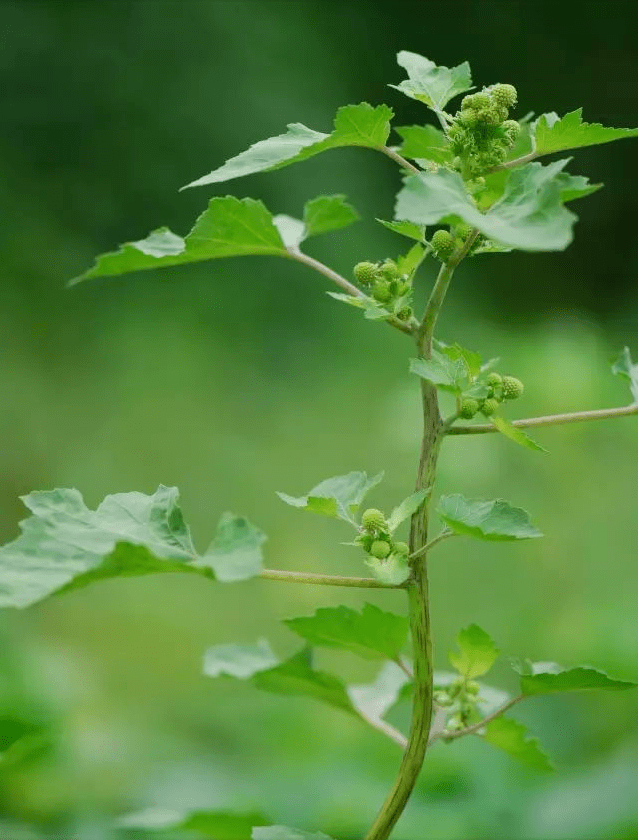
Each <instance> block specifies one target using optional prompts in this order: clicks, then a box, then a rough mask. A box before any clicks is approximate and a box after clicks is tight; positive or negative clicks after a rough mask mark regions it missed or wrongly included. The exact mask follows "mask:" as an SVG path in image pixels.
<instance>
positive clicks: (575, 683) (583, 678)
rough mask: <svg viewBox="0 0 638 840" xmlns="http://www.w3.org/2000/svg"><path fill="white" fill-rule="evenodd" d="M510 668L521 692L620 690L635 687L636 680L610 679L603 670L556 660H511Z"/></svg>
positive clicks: (547, 692)
mask: <svg viewBox="0 0 638 840" xmlns="http://www.w3.org/2000/svg"><path fill="white" fill-rule="evenodd" d="M512 667H513V668H514V670H515V671H516V672H517V673H518V674H520V677H521V692H522V693H523V694H550V693H552V692H556V691H583V690H586V689H592V688H604V689H608V690H612V691H624V690H626V689H628V688H636V687H637V686H638V683H634V682H627V681H626V680H614V679H611V677H608V676H607V674H605V672H604V671H599V670H598V669H596V668H589V667H579V668H563V667H562V666H560V665H557V664H556V662H525V663H521V662H513V663H512Z"/></svg>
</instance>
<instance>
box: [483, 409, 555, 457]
mask: <svg viewBox="0 0 638 840" xmlns="http://www.w3.org/2000/svg"><path fill="white" fill-rule="evenodd" d="M490 421H491V423H492V425H493V426H494V427H495V428H496V429H498V431H499V432H500V433H501V434H502V435H504V436H505V437H506V438H509V439H510V440H513V441H514V443H518V445H519V446H524V447H525V449H533V450H534V451H535V452H545V454H547V450H546V449H545V447H544V446H541V445H540V443H536V441H535V440H534V439H533V438H531V437H530V436H529V435H528V434H526V432H524V431H523V430H522V429H519V428H518V426H514V424H513V423H510V421H509V420H506V419H505V418H504V417H502V416H501V415H500V414H495V415H494V416H493V417H490Z"/></svg>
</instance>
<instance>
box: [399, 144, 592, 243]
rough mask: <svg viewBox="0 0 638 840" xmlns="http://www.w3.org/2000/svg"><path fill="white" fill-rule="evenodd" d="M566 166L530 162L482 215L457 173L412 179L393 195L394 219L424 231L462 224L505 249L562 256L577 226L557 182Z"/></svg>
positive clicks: (516, 172)
mask: <svg viewBox="0 0 638 840" xmlns="http://www.w3.org/2000/svg"><path fill="white" fill-rule="evenodd" d="M567 162H568V161H567V160H564V161H556V162H555V163H552V164H550V165H549V166H542V165H541V164H540V163H529V164H527V165H526V166H522V167H520V168H518V169H515V170H513V171H512V174H511V176H510V178H509V179H508V181H507V184H506V185H505V190H504V192H503V195H502V196H501V198H500V199H499V200H498V201H496V202H495V203H494V204H493V205H492V206H491V207H490V209H489V210H488V211H487V212H486V213H481V212H480V211H479V210H478V209H477V208H476V206H475V205H474V203H473V201H472V199H471V198H470V196H469V195H468V194H467V191H466V189H465V185H464V183H463V179H462V178H461V176H460V175H459V174H458V172H451V171H450V170H448V169H439V171H438V172H420V173H418V174H417V175H410V176H409V177H408V178H406V180H405V186H404V187H403V189H402V190H401V191H400V192H399V194H398V196H397V205H396V212H395V217H396V218H397V219H399V220H407V221H410V222H413V223H414V224H417V225H426V226H427V225H435V224H439V223H453V224H456V223H458V222H459V221H460V220H463V221H464V222H467V223H468V224H470V225H472V227H476V228H478V230H480V231H481V233H483V234H484V235H485V236H487V237H489V238H490V239H494V240H496V241H497V242H499V243H501V244H502V245H504V246H511V247H512V248H518V249H520V250H523V251H562V250H563V249H565V248H566V247H567V246H568V245H569V243H570V242H571V240H572V227H573V225H574V222H575V221H576V216H574V214H573V213H571V212H570V211H569V210H567V209H566V208H565V207H563V205H562V201H561V184H560V182H559V181H558V180H557V179H556V176H557V175H558V174H559V173H560V172H561V170H562V169H563V167H564V166H565V165H566V164H567Z"/></svg>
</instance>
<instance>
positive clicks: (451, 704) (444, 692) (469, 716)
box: [433, 678, 481, 731]
mask: <svg viewBox="0 0 638 840" xmlns="http://www.w3.org/2000/svg"><path fill="white" fill-rule="evenodd" d="M480 690H481V687H480V686H479V684H478V683H477V682H474V681H473V680H464V679H462V678H461V679H458V680H455V681H454V682H452V683H450V684H449V685H446V686H436V685H435V687H434V696H433V699H434V702H435V703H436V705H437V706H439V707H440V708H442V709H449V714H450V716H449V717H448V718H447V720H446V723H445V728H446V729H447V730H451V731H458V730H459V729H465V727H466V726H469V725H470V724H471V723H473V721H474V718H475V717H476V702H477V700H478V694H479V692H480Z"/></svg>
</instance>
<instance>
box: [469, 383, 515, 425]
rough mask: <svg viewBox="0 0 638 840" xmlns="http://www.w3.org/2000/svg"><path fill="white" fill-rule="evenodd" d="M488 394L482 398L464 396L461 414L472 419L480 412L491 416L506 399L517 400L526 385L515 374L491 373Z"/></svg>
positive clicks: (485, 415)
mask: <svg viewBox="0 0 638 840" xmlns="http://www.w3.org/2000/svg"><path fill="white" fill-rule="evenodd" d="M486 384H487V395H486V396H485V397H483V398H482V399H474V398H473V397H464V398H463V400H462V401H461V408H460V410H459V415H460V416H461V417H462V418H463V419H464V420H471V419H472V418H473V417H474V416H475V415H476V414H478V413H479V412H480V413H481V414H482V415H483V416H484V417H490V416H491V415H492V414H494V413H495V412H496V411H497V410H498V407H499V405H500V404H501V403H502V402H504V401H505V400H515V399H517V398H518V397H520V396H521V395H522V393H523V391H524V385H523V383H522V382H521V380H520V379H517V378H516V377H515V376H501V374H500V373H490V374H489V376H488V377H487V380H486Z"/></svg>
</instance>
